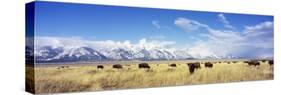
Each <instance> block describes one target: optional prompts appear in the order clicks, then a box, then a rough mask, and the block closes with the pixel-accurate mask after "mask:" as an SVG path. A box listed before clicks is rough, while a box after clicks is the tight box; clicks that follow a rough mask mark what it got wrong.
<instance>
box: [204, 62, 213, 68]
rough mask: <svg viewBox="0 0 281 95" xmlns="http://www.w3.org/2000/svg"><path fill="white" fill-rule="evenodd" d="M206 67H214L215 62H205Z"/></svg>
mask: <svg viewBox="0 0 281 95" xmlns="http://www.w3.org/2000/svg"><path fill="white" fill-rule="evenodd" d="M205 67H206V68H212V67H213V64H212V63H211V62H206V63H205Z"/></svg>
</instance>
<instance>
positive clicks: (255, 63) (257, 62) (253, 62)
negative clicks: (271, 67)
mask: <svg viewBox="0 0 281 95" xmlns="http://www.w3.org/2000/svg"><path fill="white" fill-rule="evenodd" d="M245 63H248V65H249V66H258V65H260V63H259V61H256V60H252V61H246V62H245Z"/></svg>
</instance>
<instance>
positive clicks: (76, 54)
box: [35, 46, 107, 62]
mask: <svg viewBox="0 0 281 95" xmlns="http://www.w3.org/2000/svg"><path fill="white" fill-rule="evenodd" d="M35 58H36V61H37V62H72V61H102V60H106V59H107V57H105V56H104V55H103V54H101V53H99V52H98V51H96V50H94V49H92V48H88V47H65V48H63V47H51V46H44V47H40V48H37V49H35Z"/></svg>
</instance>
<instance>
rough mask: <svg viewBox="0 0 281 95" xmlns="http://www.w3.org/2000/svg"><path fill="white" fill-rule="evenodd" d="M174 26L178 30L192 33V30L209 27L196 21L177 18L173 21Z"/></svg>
mask: <svg viewBox="0 0 281 95" xmlns="http://www.w3.org/2000/svg"><path fill="white" fill-rule="evenodd" d="M174 24H175V25H176V26H178V27H180V28H182V29H183V30H184V31H186V32H192V31H194V30H198V29H200V28H204V29H209V26H208V25H206V24H202V23H200V22H198V21H195V20H191V19H187V18H182V17H179V18H177V19H176V20H175V21H174Z"/></svg>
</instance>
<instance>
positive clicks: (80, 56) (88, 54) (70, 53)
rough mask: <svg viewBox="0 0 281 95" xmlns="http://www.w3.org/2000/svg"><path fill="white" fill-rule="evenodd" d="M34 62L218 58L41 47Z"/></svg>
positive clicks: (182, 53) (171, 51)
mask: <svg viewBox="0 0 281 95" xmlns="http://www.w3.org/2000/svg"><path fill="white" fill-rule="evenodd" d="M34 53H35V58H36V62H75V61H105V60H180V59H194V58H197V59H204V58H207V59H208V58H210V59H212V58H213V59H214V58H220V57H218V56H216V55H209V56H201V55H192V54H191V53H190V51H189V50H188V49H185V50H176V49H164V48H148V49H147V48H145V47H137V48H136V47H125V48H124V47H114V48H101V49H94V48H90V47H87V46H77V47H69V46H68V47H52V46H41V47H37V48H36V49H35V52H34Z"/></svg>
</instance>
